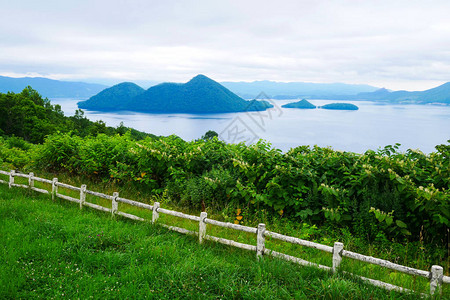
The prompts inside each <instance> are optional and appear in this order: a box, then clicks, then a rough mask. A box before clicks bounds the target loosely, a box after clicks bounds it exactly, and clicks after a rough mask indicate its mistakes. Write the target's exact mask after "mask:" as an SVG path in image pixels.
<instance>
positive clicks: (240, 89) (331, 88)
mask: <svg viewBox="0 0 450 300" xmlns="http://www.w3.org/2000/svg"><path fill="white" fill-rule="evenodd" d="M221 83H222V85H223V86H225V87H226V88H228V89H230V90H231V91H233V92H234V93H236V94H238V95H239V96H241V97H244V98H248V99H253V98H254V97H256V95H259V94H260V93H261V92H264V93H266V94H267V95H270V97H271V98H273V99H292V97H293V98H294V99H296V98H303V97H311V96H315V97H318V98H320V97H326V96H333V97H335V96H336V95H356V94H358V93H366V92H373V91H376V90H377V88H376V87H373V86H370V85H365V84H345V83H312V82H275V81H268V80H263V81H253V82H221ZM279 95H283V96H279Z"/></svg>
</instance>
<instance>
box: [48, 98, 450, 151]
mask: <svg viewBox="0 0 450 300" xmlns="http://www.w3.org/2000/svg"><path fill="white" fill-rule="evenodd" d="M51 101H52V103H53V104H60V105H61V107H62V110H63V111H64V113H65V115H67V116H69V115H73V114H74V113H75V110H76V109H77V105H76V103H77V102H78V101H80V100H75V99H61V98H56V99H51ZM294 101H296V100H273V101H271V102H272V104H274V105H275V107H274V108H272V109H270V110H268V111H265V112H251V113H250V112H246V113H227V114H207V115H206V114H205V115H193V114H146V113H135V112H128V111H123V112H117V113H103V112H95V111H85V115H86V117H87V118H89V119H90V120H92V121H96V120H103V121H104V122H105V123H106V124H107V125H108V126H113V127H116V126H118V125H119V124H120V122H123V123H124V125H125V126H127V127H133V128H135V129H137V130H140V131H144V132H148V133H152V134H155V135H163V136H167V135H171V134H176V135H178V136H179V137H181V138H183V139H184V140H188V141H189V140H193V139H198V138H200V137H201V136H202V135H204V134H205V133H206V132H207V131H208V130H214V131H216V132H217V133H219V136H220V138H221V139H222V140H224V141H226V142H230V143H237V142H246V143H252V142H255V141H257V140H258V139H260V138H261V139H265V140H267V141H269V142H270V143H271V144H272V145H273V146H274V147H276V148H279V149H281V150H283V151H287V150H288V149H290V148H292V147H296V146H300V145H318V146H331V147H332V148H333V149H335V150H343V151H353V152H358V153H363V152H365V151H366V150H368V149H373V150H376V149H378V148H380V147H384V146H386V145H393V144H395V143H400V144H402V146H401V147H400V149H401V150H403V151H405V150H406V149H408V148H411V149H420V150H421V151H423V152H425V153H430V152H432V151H434V150H435V149H434V146H436V145H438V144H444V143H446V141H447V140H449V139H450V106H438V105H391V104H377V103H375V102H369V101H337V100H310V102H311V103H312V104H314V105H318V106H322V105H324V104H328V103H334V102H345V103H352V104H355V105H357V106H358V107H359V110H357V111H340V110H325V109H311V110H308V109H292V108H281V105H283V104H286V103H289V102H294Z"/></svg>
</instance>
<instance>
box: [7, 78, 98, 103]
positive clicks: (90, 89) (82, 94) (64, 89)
mask: <svg viewBox="0 0 450 300" xmlns="http://www.w3.org/2000/svg"><path fill="white" fill-rule="evenodd" d="M27 86H31V87H32V88H33V89H34V90H37V91H39V93H40V94H41V95H42V96H43V97H47V98H89V97H91V96H93V95H95V94H97V93H98V92H100V91H102V90H104V89H105V88H107V86H105V85H101V84H94V83H85V82H70V81H60V80H53V79H48V78H42V77H23V78H12V77H5V76H0V93H7V92H14V93H20V92H21V91H22V90H23V89H24V88H25V87H27Z"/></svg>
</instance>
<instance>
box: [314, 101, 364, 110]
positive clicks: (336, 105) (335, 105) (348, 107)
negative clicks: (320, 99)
mask: <svg viewBox="0 0 450 300" xmlns="http://www.w3.org/2000/svg"><path fill="white" fill-rule="evenodd" d="M320 108H323V109H335V110H358V109H359V108H358V106H356V105H354V104H350V103H330V104H325V105H323V106H320Z"/></svg>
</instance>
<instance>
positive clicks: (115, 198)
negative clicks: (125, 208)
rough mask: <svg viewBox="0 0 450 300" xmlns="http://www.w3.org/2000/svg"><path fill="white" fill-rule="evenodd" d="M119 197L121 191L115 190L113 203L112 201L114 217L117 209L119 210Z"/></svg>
mask: <svg viewBox="0 0 450 300" xmlns="http://www.w3.org/2000/svg"><path fill="white" fill-rule="evenodd" d="M118 197H119V193H118V192H114V193H113V197H112V203H111V215H112V217H113V218H114V216H115V215H116V214H117V211H118V210H119V202H117V198H118Z"/></svg>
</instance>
